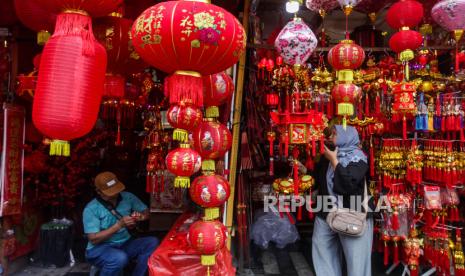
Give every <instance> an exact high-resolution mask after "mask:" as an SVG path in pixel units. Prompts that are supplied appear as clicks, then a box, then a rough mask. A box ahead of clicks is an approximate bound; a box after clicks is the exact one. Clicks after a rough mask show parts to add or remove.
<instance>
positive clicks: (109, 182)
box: [95, 172, 126, 196]
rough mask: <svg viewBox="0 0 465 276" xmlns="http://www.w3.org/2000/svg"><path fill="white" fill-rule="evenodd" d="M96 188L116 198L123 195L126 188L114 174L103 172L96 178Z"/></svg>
mask: <svg viewBox="0 0 465 276" xmlns="http://www.w3.org/2000/svg"><path fill="white" fill-rule="evenodd" d="M95 188H97V189H98V190H100V191H101V192H102V193H103V194H104V195H106V196H114V195H117V194H118V193H121V192H122V191H123V190H124V189H125V188H126V187H125V186H124V184H123V183H122V182H121V181H119V180H118V178H117V177H116V175H115V174H114V173H112V172H102V173H99V174H98V175H97V177H95Z"/></svg>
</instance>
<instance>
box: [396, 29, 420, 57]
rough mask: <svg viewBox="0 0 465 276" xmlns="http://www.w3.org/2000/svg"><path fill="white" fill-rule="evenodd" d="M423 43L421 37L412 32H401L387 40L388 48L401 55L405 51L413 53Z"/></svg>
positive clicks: (417, 33)
mask: <svg viewBox="0 0 465 276" xmlns="http://www.w3.org/2000/svg"><path fill="white" fill-rule="evenodd" d="M422 43H423V36H422V35H421V34H420V33H419V32H417V31H412V30H402V31H400V32H397V33H395V34H394V35H393V36H392V37H391V39H390V40H389V47H391V49H392V50H393V51H394V52H396V53H401V52H403V51H405V50H412V51H414V50H415V49H417V48H418V47H420V46H421V44H422Z"/></svg>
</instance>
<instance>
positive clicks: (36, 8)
mask: <svg viewBox="0 0 465 276" xmlns="http://www.w3.org/2000/svg"><path fill="white" fill-rule="evenodd" d="M14 1H15V11H16V15H17V16H18V18H19V20H20V21H21V23H23V25H24V26H26V27H28V28H29V29H31V30H34V31H36V32H39V31H49V32H52V31H53V28H54V26H55V20H56V14H54V13H52V12H50V11H48V10H46V9H44V8H43V7H42V6H40V5H39V4H38V3H36V2H35V1H33V0H14ZM2 5H3V4H2ZM3 8H4V7H2V9H3ZM10 12H11V11H10Z"/></svg>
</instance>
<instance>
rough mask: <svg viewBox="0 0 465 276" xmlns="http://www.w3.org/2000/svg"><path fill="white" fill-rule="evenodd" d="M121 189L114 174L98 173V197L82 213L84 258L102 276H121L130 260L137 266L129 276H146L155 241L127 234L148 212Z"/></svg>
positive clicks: (153, 238)
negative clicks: (84, 240)
mask: <svg viewBox="0 0 465 276" xmlns="http://www.w3.org/2000/svg"><path fill="white" fill-rule="evenodd" d="M124 189H125V186H124V184H123V183H122V182H121V181H119V180H118V179H117V178H116V175H115V174H113V173H111V172H103V173H100V174H99V175H97V177H96V178H95V190H96V191H97V194H98V196H97V198H95V199H93V200H92V201H91V202H89V203H88V204H87V206H86V208H85V209H84V213H83V224H84V232H85V233H86V234H87V238H88V240H89V243H88V245H87V250H86V258H87V260H88V262H89V263H91V264H92V265H94V266H97V267H98V268H99V269H100V275H101V276H117V275H120V274H121V273H122V271H123V269H124V267H125V266H126V265H127V263H128V261H129V260H132V259H134V260H136V262H137V264H136V267H135V269H134V271H133V274H132V275H133V276H143V275H145V273H146V272H147V261H148V259H149V257H150V255H151V254H152V252H153V251H154V250H155V248H156V247H157V246H158V239H157V238H155V237H146V238H139V239H134V238H132V237H131V234H130V230H131V229H134V227H135V225H136V223H137V221H142V220H146V219H148V217H149V210H148V208H147V206H146V205H145V204H144V203H142V201H140V199H138V198H137V197H136V196H135V195H133V194H131V193H128V192H123V191H124ZM128 230H129V231H128Z"/></svg>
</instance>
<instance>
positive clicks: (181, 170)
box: [166, 144, 201, 188]
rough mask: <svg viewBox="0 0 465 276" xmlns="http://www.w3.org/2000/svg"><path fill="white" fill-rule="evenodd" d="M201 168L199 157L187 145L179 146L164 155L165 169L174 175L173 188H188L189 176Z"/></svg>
mask: <svg viewBox="0 0 465 276" xmlns="http://www.w3.org/2000/svg"><path fill="white" fill-rule="evenodd" d="M200 166H201V158H200V155H199V154H198V153H197V152H196V151H195V150H192V149H191V148H190V146H189V145H188V144H181V145H180V147H179V148H177V149H175V150H172V151H170V152H169V153H168V155H166V168H167V169H168V170H169V171H170V172H171V173H173V174H174V175H176V178H175V179H174V187H176V188H188V187H189V185H190V178H189V177H190V176H191V175H193V174H194V173H196V172H198V171H199V169H200Z"/></svg>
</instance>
